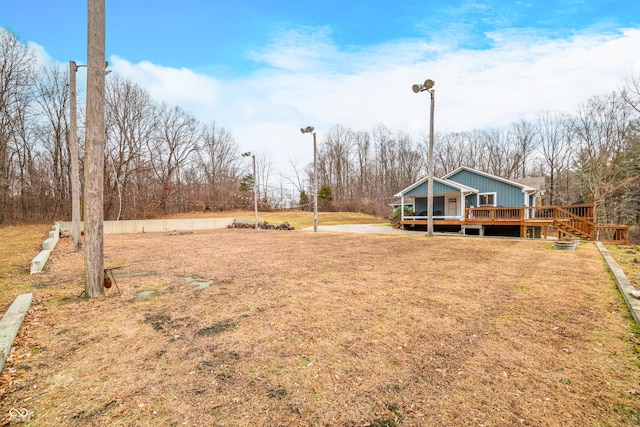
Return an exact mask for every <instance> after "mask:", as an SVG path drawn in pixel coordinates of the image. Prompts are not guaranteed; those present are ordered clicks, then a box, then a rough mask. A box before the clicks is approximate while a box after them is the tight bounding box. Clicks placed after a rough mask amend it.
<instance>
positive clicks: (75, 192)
mask: <svg viewBox="0 0 640 427" xmlns="http://www.w3.org/2000/svg"><path fill="white" fill-rule="evenodd" d="M80 67H86V65H77V64H76V63H75V61H69V93H70V96H69V121H70V122H71V131H70V132H69V154H70V156H71V224H72V226H71V230H72V235H73V249H74V251H76V252H79V251H80V250H81V249H82V242H80V167H79V165H78V163H79V160H78V120H77V108H78V106H77V104H76V102H77V100H76V73H77V72H78V68H80Z"/></svg>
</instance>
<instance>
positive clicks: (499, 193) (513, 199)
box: [448, 169, 525, 207]
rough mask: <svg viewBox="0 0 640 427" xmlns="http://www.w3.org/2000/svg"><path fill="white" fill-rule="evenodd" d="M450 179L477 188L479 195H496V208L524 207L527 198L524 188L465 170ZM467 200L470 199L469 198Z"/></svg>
mask: <svg viewBox="0 0 640 427" xmlns="http://www.w3.org/2000/svg"><path fill="white" fill-rule="evenodd" d="M448 179H450V180H451V181H455V182H459V183H460V184H462V185H466V186H468V187H471V188H475V189H476V190H478V192H479V193H496V206H505V207H519V206H524V200H525V196H524V193H523V192H522V188H520V187H515V186H513V185H511V184H507V183H506V182H502V181H498V180H495V179H493V178H489V177H486V176H483V175H478V174H475V173H473V172H470V171H468V170H465V169H463V170H461V171H459V172H458V173H456V174H454V175H451V176H450V177H448ZM467 200H469V199H468V198H467ZM475 201H476V203H474V204H473V205H474V206H475V207H478V205H477V200H475ZM470 203H471V202H470Z"/></svg>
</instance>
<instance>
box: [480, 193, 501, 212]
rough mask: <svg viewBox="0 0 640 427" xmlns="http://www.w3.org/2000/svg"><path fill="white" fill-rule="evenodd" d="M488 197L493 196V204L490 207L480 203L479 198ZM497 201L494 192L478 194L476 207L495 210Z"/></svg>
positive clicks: (496, 195)
mask: <svg viewBox="0 0 640 427" xmlns="http://www.w3.org/2000/svg"><path fill="white" fill-rule="evenodd" d="M488 195H493V204H491V205H483V204H482V203H481V202H480V198H481V197H482V196H488ZM497 200H498V193H497V192H495V191H487V192H486V193H478V207H479V208H482V207H484V206H493V207H494V208H495V207H496V206H497Z"/></svg>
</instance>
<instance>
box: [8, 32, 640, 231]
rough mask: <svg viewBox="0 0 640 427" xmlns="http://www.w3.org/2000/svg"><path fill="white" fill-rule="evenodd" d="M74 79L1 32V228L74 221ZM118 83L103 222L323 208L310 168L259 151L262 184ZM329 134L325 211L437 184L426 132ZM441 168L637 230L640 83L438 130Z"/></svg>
mask: <svg viewBox="0 0 640 427" xmlns="http://www.w3.org/2000/svg"><path fill="white" fill-rule="evenodd" d="M68 73H69V72H68V67H67V66H66V64H65V65H56V64H46V65H44V66H42V65H41V64H38V62H37V60H36V57H35V53H34V52H33V51H32V50H31V49H30V48H29V47H28V46H26V45H24V44H22V43H20V41H19V40H18V39H17V38H16V36H15V35H14V34H12V33H11V32H9V31H7V30H5V29H2V28H0V224H6V223H16V222H33V221H52V220H58V219H70V217H71V184H70V182H71V180H70V150H69V142H68V141H69V132H70V129H71V127H70V121H69V101H70V96H69V95H70V94H69V85H68V82H69V74H68ZM106 85H107V86H106V146H105V165H104V168H105V169H104V176H105V180H104V194H105V198H104V209H105V212H104V215H105V219H111V220H114V219H137V218H150V217H155V216H158V215H166V214H174V213H180V212H190V211H202V210H227V209H236V208H247V209H252V207H253V194H252V191H253V190H255V191H256V192H257V196H258V200H259V208H260V209H280V208H300V209H309V210H312V209H313V207H312V206H311V205H310V203H312V200H313V197H312V195H313V163H312V162H309V163H307V164H306V165H304V166H302V167H301V168H300V170H299V167H298V165H295V164H291V167H292V172H290V173H288V174H281V173H278V172H276V171H274V170H273V166H272V164H271V163H270V161H269V160H268V159H267V157H266V155H264V154H259V155H257V156H256V164H257V167H256V175H257V176H256V177H253V176H252V174H253V169H252V165H251V164H249V163H250V162H248V161H246V159H243V158H242V157H241V155H240V154H241V150H240V148H239V145H238V144H237V142H236V141H235V139H234V138H233V135H231V133H230V132H229V131H227V130H226V129H225V128H224V127H222V126H220V125H219V124H217V123H216V122H215V121H211V122H210V123H201V122H200V121H199V120H197V119H196V118H195V117H194V115H193V114H192V113H191V112H189V111H186V110H184V109H183V108H181V107H178V106H171V105H166V104H163V103H158V102H157V101H155V100H153V99H152V98H151V95H150V94H149V92H147V91H146V90H145V89H143V88H141V87H140V86H138V85H136V84H134V83H132V82H131V81H128V80H126V79H124V78H123V77H121V76H119V75H117V74H115V73H112V74H110V75H109V76H108V77H107V79H106ZM79 99H82V97H79ZM78 104H79V105H78V111H79V114H78V117H79V119H78V121H79V123H78V125H79V126H78V128H79V141H80V168H81V171H80V177H81V179H82V177H83V171H82V157H83V149H82V148H83V147H82V145H83V141H84V135H83V133H84V125H83V122H84V114H83V102H79V103H78ZM427 126H428V123H426V122H425V135H426V130H427ZM463 126H464V122H463V121H462V119H461V127H463ZM436 129H437V114H436ZM321 135H322V139H319V140H318V144H317V146H318V165H317V167H318V187H319V190H320V189H322V194H321V195H322V197H319V206H320V208H321V209H323V210H346V211H361V212H365V213H371V214H377V215H382V216H387V215H388V214H389V213H390V207H389V205H390V203H392V202H394V201H395V198H394V197H393V195H394V194H396V193H398V192H399V191H401V190H402V189H404V188H406V187H407V186H409V185H411V184H412V183H413V182H415V181H417V180H418V179H420V178H423V177H425V176H426V170H427V168H426V165H427V157H426V153H427V142H428V141H427V140H426V136H425V137H423V138H420V139H418V140H415V139H413V138H411V137H410V136H409V135H408V134H406V133H405V132H403V131H392V130H389V129H387V128H386V127H385V126H384V125H378V126H377V127H375V128H374V129H370V130H367V131H358V130H353V129H350V128H349V127H346V126H344V125H342V124H337V125H335V126H333V127H332V128H330V129H326V130H323V131H322V133H321ZM434 164H435V176H436V177H439V176H442V175H444V174H446V173H448V172H451V171H453V170H455V169H456V168H457V167H459V166H469V167H472V168H475V169H478V170H481V171H485V172H488V173H492V174H495V175H499V176H502V177H505V178H508V179H511V180H520V179H523V178H528V177H544V178H545V181H546V191H545V194H544V200H543V203H544V204H570V203H574V202H576V201H584V202H586V203H595V204H596V206H597V210H596V212H597V215H598V221H599V222H605V223H607V222H608V223H619V224H627V223H637V222H638V221H639V220H640V76H635V77H632V78H630V79H629V80H628V81H627V83H626V85H625V87H622V88H620V90H619V91H617V92H614V93H610V94H606V95H599V96H594V97H592V98H590V99H588V100H586V101H585V102H584V103H582V104H581V105H579V106H577V107H576V110H575V111H574V112H573V113H571V114H569V113H560V112H547V113H544V114H541V115H539V116H538V117H536V118H534V119H533V120H531V121H527V120H520V121H517V122H515V123H513V124H511V125H510V126H507V127H504V128H494V129H483V130H474V131H470V132H450V133H436V136H435V149H434ZM247 183H249V185H248V184H247Z"/></svg>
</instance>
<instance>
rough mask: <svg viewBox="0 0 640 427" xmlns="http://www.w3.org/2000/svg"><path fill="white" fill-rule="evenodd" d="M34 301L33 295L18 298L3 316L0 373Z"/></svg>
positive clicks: (0, 325) (0, 335)
mask: <svg viewBox="0 0 640 427" xmlns="http://www.w3.org/2000/svg"><path fill="white" fill-rule="evenodd" d="M32 300H33V294H23V295H20V296H18V298H16V299H15V301H14V302H13V304H11V306H10V307H9V309H8V310H7V312H6V313H5V314H4V316H2V320H0V353H1V354H0V371H2V369H3V368H4V364H5V362H6V361H7V356H9V352H10V351H11V346H12V345H13V341H14V340H15V339H16V336H17V335H18V330H19V329H20V325H22V321H23V320H24V318H25V316H26V315H27V311H28V310H29V307H31V301H32Z"/></svg>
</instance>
